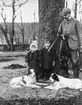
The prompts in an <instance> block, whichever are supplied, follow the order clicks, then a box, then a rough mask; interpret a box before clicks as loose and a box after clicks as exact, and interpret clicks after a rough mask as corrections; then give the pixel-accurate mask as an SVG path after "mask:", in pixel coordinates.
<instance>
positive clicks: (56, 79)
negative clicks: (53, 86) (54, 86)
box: [50, 73, 59, 82]
mask: <svg viewBox="0 0 82 105" xmlns="http://www.w3.org/2000/svg"><path fill="white" fill-rule="evenodd" d="M50 81H51V82H54V81H59V78H58V76H57V75H56V74H55V73H52V74H51V76H50Z"/></svg>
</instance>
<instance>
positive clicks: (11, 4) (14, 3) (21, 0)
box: [2, 0, 28, 51]
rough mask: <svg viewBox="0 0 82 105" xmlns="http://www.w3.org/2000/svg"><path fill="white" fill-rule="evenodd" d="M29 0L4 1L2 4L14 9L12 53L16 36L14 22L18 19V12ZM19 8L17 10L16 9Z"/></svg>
mask: <svg viewBox="0 0 82 105" xmlns="http://www.w3.org/2000/svg"><path fill="white" fill-rule="evenodd" d="M27 1H28V0H2V3H3V5H4V6H5V7H12V13H13V14H12V34H11V51H13V37H14V34H15V31H14V22H15V18H16V15H15V13H16V11H17V10H18V9H19V8H20V7H21V6H22V5H24V4H25V3H26V2H27ZM16 7H17V8H16Z"/></svg>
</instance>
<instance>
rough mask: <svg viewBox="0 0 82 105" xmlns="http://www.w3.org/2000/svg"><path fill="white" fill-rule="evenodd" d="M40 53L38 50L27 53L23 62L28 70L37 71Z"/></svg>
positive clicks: (39, 63)
mask: <svg viewBox="0 0 82 105" xmlns="http://www.w3.org/2000/svg"><path fill="white" fill-rule="evenodd" d="M40 57H41V53H40V51H39V50H37V51H34V52H31V51H30V52H29V53H27V55H26V57H25V60H26V62H27V63H28V66H29V69H35V71H37V70H38V71H39V67H40V65H41V62H40V61H41V60H40Z"/></svg>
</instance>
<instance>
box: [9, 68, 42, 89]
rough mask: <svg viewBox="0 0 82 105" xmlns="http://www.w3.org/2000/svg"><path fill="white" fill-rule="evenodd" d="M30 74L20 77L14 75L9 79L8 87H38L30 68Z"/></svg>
mask: <svg viewBox="0 0 82 105" xmlns="http://www.w3.org/2000/svg"><path fill="white" fill-rule="evenodd" d="M30 72H31V74H28V75H25V76H21V77H15V78H13V79H12V80H11V81H10V87H12V88H19V87H24V86H25V87H32V88H40V87H39V86H37V85H36V84H35V83H36V78H35V73H34V70H33V69H31V70H30Z"/></svg>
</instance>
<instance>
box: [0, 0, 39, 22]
mask: <svg viewBox="0 0 82 105" xmlns="http://www.w3.org/2000/svg"><path fill="white" fill-rule="evenodd" d="M22 1H23V0H22ZM15 8H16V9H17V8H18V7H15ZM4 9H5V12H4V13H6V17H7V20H6V21H8V22H11V21H12V8H11V7H6V8H4ZM20 11H21V12H22V19H23V22H38V21H39V18H38V0H28V2H27V3H26V4H24V5H23V6H22V7H21V8H20V9H18V10H17V12H16V15H17V16H16V18H15V22H20V21H21V19H20ZM34 13H35V15H34ZM2 21H3V20H2V18H1V16H0V22H2Z"/></svg>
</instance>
